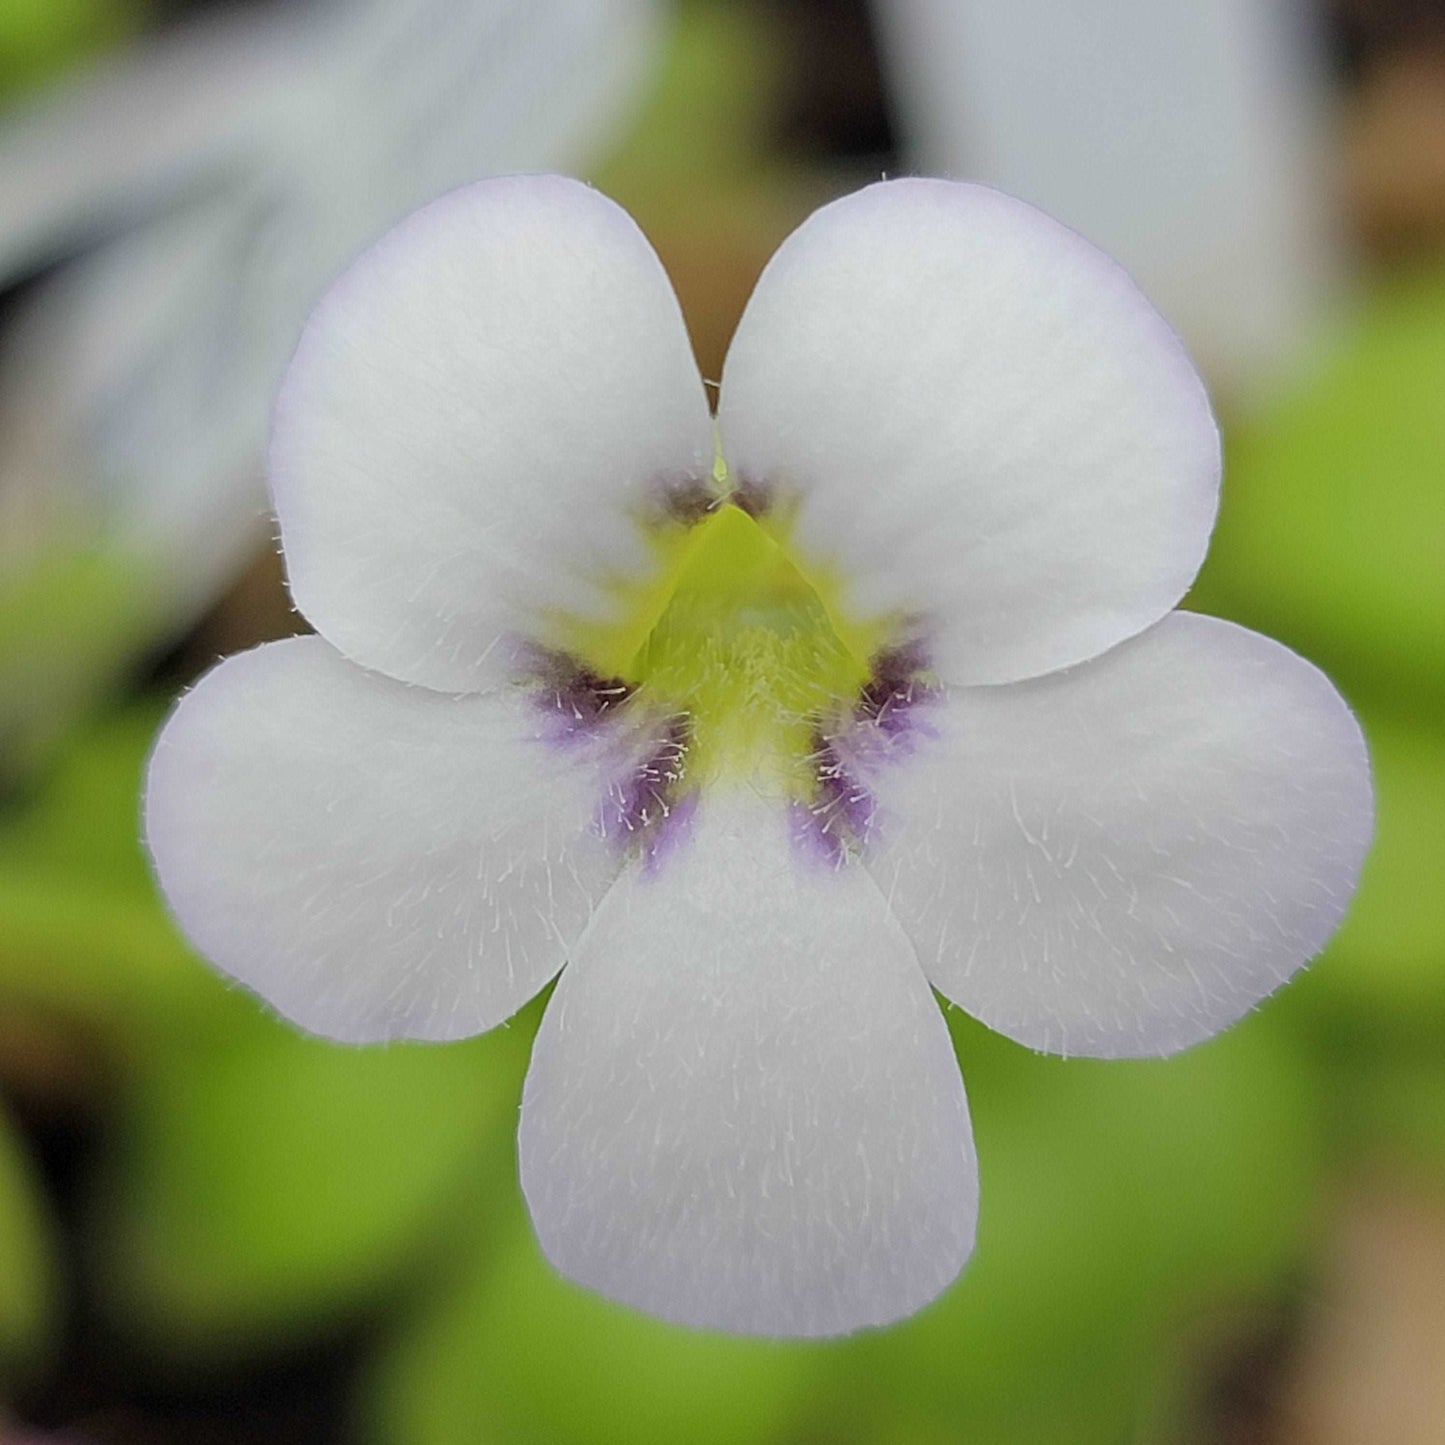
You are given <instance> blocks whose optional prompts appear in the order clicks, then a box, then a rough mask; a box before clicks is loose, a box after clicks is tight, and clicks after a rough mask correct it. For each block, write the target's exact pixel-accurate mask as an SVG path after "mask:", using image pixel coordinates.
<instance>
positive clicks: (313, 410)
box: [270, 176, 713, 691]
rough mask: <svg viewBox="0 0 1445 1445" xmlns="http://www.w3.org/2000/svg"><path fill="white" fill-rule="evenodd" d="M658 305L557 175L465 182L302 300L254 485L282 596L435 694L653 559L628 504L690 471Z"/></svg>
mask: <svg viewBox="0 0 1445 1445" xmlns="http://www.w3.org/2000/svg"><path fill="white" fill-rule="evenodd" d="M712 461H713V438H712V424H711V420H710V418H709V415H708V410H707V403H706V400H705V397H704V393H703V389H702V383H701V381H700V380H699V378H698V375H697V369H696V367H695V365H694V364H693V360H692V353H691V350H690V348H689V345H688V340H687V333H686V331H685V329H684V327H683V323H682V316H681V313H680V312H679V310H678V306H677V301H676V299H675V298H674V296H673V294H672V291H671V289H670V288H669V286H668V283H667V278H666V276H665V275H664V273H663V270H662V266H661V264H660V263H659V262H658V259H657V257H656V255H654V254H653V252H652V249H651V248H650V247H649V246H648V244H647V242H646V240H645V239H644V238H643V236H642V234H641V232H640V231H638V229H637V227H636V226H635V225H634V224H633V223H632V221H631V220H630V219H629V217H628V216H627V215H626V213H625V212H623V211H622V210H620V209H619V208H618V207H617V206H615V205H613V203H612V202H611V201H608V200H606V199H605V198H604V197H602V196H600V195H598V194H597V193H596V192H595V191H592V190H589V189H588V188H587V187H586V186H583V185H581V184H580V183H579V182H576V181H569V180H565V179H563V178H561V177H557V176H511V177H505V178H503V179H500V180H489V181H481V182H479V183H477V184H476V185H473V186H469V187H467V188H465V189H463V190H460V191H455V192H453V193H452V194H451V195H448V196H444V197H443V198H442V199H441V200H439V201H435V202H433V203H432V204H431V205H429V206H427V207H425V208H424V209H422V210H420V211H418V212H416V213H415V214H414V215H412V216H410V217H409V218H408V219H407V220H405V221H403V222H402V224H401V225H400V226H398V227H397V228H396V229H395V230H393V231H391V232H390V233H389V234H388V235H386V236H385V237H383V239H382V240H381V241H379V242H378V243H377V244H376V245H375V246H373V247H372V248H371V250H370V251H368V252H366V254H365V255H363V256H362V257H361V259H360V260H359V261H357V262H356V264H355V265H354V266H353V267H352V268H351V270H350V271H348V272H347V273H346V275H345V276H343V277H342V279H341V280H340V281H339V282H338V283H337V284H336V285H335V287H333V288H332V290H331V291H330V292H329V293H328V295H327V297H326V298H325V300H323V301H322V303H321V305H320V306H319V307H318V309H317V310H316V312H315V314H314V315H313V316H312V318H311V320H310V322H309V323H308V325H307V328H306V332H305V335H304V336H303V338H302V341H301V345H300V349H299V350H298V351H297V354H296V358H295V360H294V361H293V363H292V365H291V369H290V371H289V372H288V373H287V376H286V380H285V382H284V383H283V385H282V388H281V394H280V397H279V399H278V402H277V408H276V420H275V430H274V433H273V437H272V445H271V452H270V473H271V484H272V489H273V492H274V496H275V501H276V511H277V514H278V516H279V518H280V522H281V536H282V542H283V544H284V546H285V551H286V561H287V568H288V571H289V574H290V579H291V587H292V591H293V593H294V595H295V598H296V603H297V605H298V606H299V607H300V609H301V610H302V611H303V612H304V613H305V614H306V616H307V617H308V618H310V620H311V621H312V623H313V624H314V625H315V626H316V627H317V628H318V630H319V631H321V632H322V633H323V634H324V635H325V636H326V637H327V638H328V639H329V640H330V641H331V642H332V643H334V644H335V645H336V646H337V647H339V648H340V649H341V650H342V651H343V652H345V653H346V654H347V655H348V656H350V657H352V658H353V659H355V660H356V661H358V662H361V663H363V664H365V665H366V666H368V667H375V668H378V669H380V670H381V671H383V672H386V673H389V674H390V675H392V676H394V677H400V678H403V679H405V680H407V681H412V682H423V683H426V684H428V685H430V686H433V687H439V688H445V689H449V690H452V691H469V690H473V689H481V688H484V687H486V686H489V685H492V684H494V683H495V682H497V681H499V680H501V679H503V678H506V677H508V676H510V675H511V674H512V673H513V672H514V670H515V668H516V665H517V663H518V660H519V658H521V657H524V656H526V655H528V649H527V644H528V643H529V642H530V643H540V644H542V645H545V646H553V645H557V639H556V638H555V637H554V636H553V635H552V629H553V627H554V625H555V622H556V618H557V617H558V615H560V614H565V613H572V614H576V615H579V616H584V617H587V618H589V619H596V618H598V617H601V616H605V615H606V614H607V609H608V607H609V606H611V605H614V601H615V599H613V598H612V597H611V596H609V593H608V590H607V588H606V586H605V584H607V583H608V582H615V581H616V580H618V579H622V578H632V579H637V578H640V577H645V576H646V575H647V573H648V572H649V570H650V569H651V568H653V567H655V566H657V565H658V564H657V560H656V557H655V554H654V553H653V552H652V551H651V550H650V549H649V548H648V547H647V545H646V540H645V537H644V535H643V532H642V530H641V527H640V522H639V518H640V517H642V516H644V515H646V514H648V513H649V512H651V511H656V509H657V508H658V506H659V504H660V502H661V501H662V499H663V498H664V497H665V495H666V493H667V492H668V490H669V489H670V488H673V487H676V486H680V485H682V484H684V483H686V482H688V481H692V482H694V483H696V482H699V481H705V480H706V478H708V477H709V476H710V474H711V470H712Z"/></svg>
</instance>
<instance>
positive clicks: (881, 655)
mask: <svg viewBox="0 0 1445 1445" xmlns="http://www.w3.org/2000/svg"><path fill="white" fill-rule="evenodd" d="M927 670H928V655H927V653H926V652H925V650H924V648H923V645H922V643H921V642H917V641H914V642H908V643H905V644H903V645H902V646H900V647H889V648H884V649H883V650H882V651H880V652H878V653H877V654H876V655H875V656H874V658H873V661H872V665H871V672H872V675H871V676H870V678H869V679H868V681H867V682H866V683H864V684H863V686H862V687H861V688H860V689H859V691H858V702H857V704H856V705H855V707H854V710H853V712H854V716H855V717H856V718H857V720H858V721H859V722H862V723H871V724H872V725H873V726H874V727H876V728H877V729H878V730H879V731H880V732H881V733H883V734H884V735H885V736H886V737H889V738H894V737H898V736H899V735H900V734H902V733H903V732H905V731H906V730H907V728H908V726H909V723H910V721H911V719H912V716H913V710H914V708H915V706H916V705H917V704H918V703H920V702H925V701H927V700H928V698H929V697H930V696H932V695H933V693H934V691H935V689H934V688H932V687H930V686H929V685H928V684H927V683H926V682H924V681H923V680H922V677H923V674H924V673H925V672H927Z"/></svg>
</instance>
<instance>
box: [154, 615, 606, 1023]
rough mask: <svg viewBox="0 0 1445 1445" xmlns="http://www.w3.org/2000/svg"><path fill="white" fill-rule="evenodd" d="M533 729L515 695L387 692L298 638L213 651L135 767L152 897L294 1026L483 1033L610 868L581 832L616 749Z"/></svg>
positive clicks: (590, 823) (567, 932) (398, 687)
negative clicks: (213, 662)
mask: <svg viewBox="0 0 1445 1445" xmlns="http://www.w3.org/2000/svg"><path fill="white" fill-rule="evenodd" d="M549 722H550V719H549V718H548V716H547V715H546V714H545V712H544V711H543V710H542V708H541V707H540V706H539V704H538V703H537V702H536V701H534V700H532V699H529V698H527V697H524V696H523V695H521V694H519V693H515V692H511V691H507V692H502V693H499V694H496V695H493V696H488V697H474V696H464V697H453V696H448V695H445V694H441V693H436V692H432V691H430V690H428V689H425V688H416V687H407V686H405V685H404V684H401V683H397V682H393V681H392V680H391V679H389V678H384V677H381V676H379V675H377V674H375V673H368V672H365V671H363V670H362V669H361V668H359V667H356V666H354V665H353V664H352V663H350V662H348V661H347V660H346V659H345V658H343V657H342V656H340V654H338V653H336V652H335V651H334V650H333V649H332V648H331V647H329V646H328V645H327V644H326V643H325V642H323V641H322V640H321V639H319V638H315V637H304V638H294V639H292V640H290V641H287V642H279V643H273V644H271V645H269V646H266V647H261V648H257V649H256V650H255V651H253V652H248V653H244V654H242V655H241V656H239V657H233V658H231V659H230V660H229V661H227V662H224V663H222V664H221V665H220V666H219V667H218V668H216V669H215V670H214V671H213V672H211V673H209V674H208V675H207V676H206V677H205V678H204V679H202V681H201V682H200V683H199V684H198V685H197V686H196V688H195V689H194V690H193V691H191V692H190V693H188V694H187V695H186V696H185V697H184V698H183V699H182V700H181V702H180V704H179V705H178V707H177V709H176V711H175V713H174V714H173V715H172V717H171V719H170V721H169V723H167V725H166V727H165V730H164V731H163V732H162V734H161V736H160V739H159V741H158V742H157V744H156V748H155V752H154V754H153V755H152V757H151V762H150V769H149V774H148V778H147V789H146V834H147V841H148V843H149V846H150V850H151V854H152V857H153V859H154V861H155V867H156V873H157V875H158V877H159V879H160V884H161V887H162V889H163V890H164V892H165V895H166V898H167V899H168V901H169V903H170V905H171V908H172V910H173V911H174V912H175V914H176V916H177V918H178V919H179V920H180V923H181V925H182V926H183V927H184V929H185V930H186V932H187V934H188V935H189V936H190V938H191V940H192V941H193V942H194V943H195V945H196V947H197V948H198V949H199V950H200V952H201V953H202V954H204V955H205V956H206V957H207V958H209V959H210V960H211V962H213V963H214V964H216V965H217V967H219V968H221V969H222V970H224V971H225V972H226V973H228V974H230V975H231V976H232V977H234V978H236V979H238V980H239V981H240V982H241V983H243V984H245V985H246V986H247V987H248V988H250V989H253V990H255V992H257V993H259V994H260V995H261V996H262V997H263V998H265V999H267V1000H268V1001H269V1002H270V1003H272V1004H274V1005H275V1006H276V1008H278V1009H279V1010H280V1011H281V1012H282V1013H283V1014H285V1015H286V1017H288V1018H290V1019H292V1020H293V1021H294V1022H296V1023H298V1024H300V1025H301V1026H302V1027H303V1028H307V1029H310V1030H311V1031H313V1032H315V1033H319V1034H325V1035H329V1036H330V1037H332V1038H337V1039H344V1040H348V1041H356V1042H360V1041H365V1040H374V1039H389V1038H398V1037H407V1038H424V1039H449V1038H459V1037H462V1036H465V1035H468V1034H474V1033H477V1032H479V1031H481V1030H483V1029H488V1028H491V1027H492V1026H493V1025H494V1024H498V1023H500V1022H502V1020H503V1019H505V1018H507V1017H508V1016H509V1015H510V1014H511V1013H512V1012H513V1011H515V1010H516V1009H517V1008H519V1007H520V1006H521V1005H522V1004H523V1003H525V1002H526V1000H527V999H528V998H530V997H531V996H532V995H533V994H534V993H536V992H537V990H538V989H540V988H541V987H542V985H543V984H544V983H545V982H546V981H547V980H548V979H549V978H550V977H551V976H552V975H553V974H554V973H555V972H556V971H557V969H558V968H559V967H560V966H561V964H562V960H563V957H564V954H565V951H566V949H567V946H568V945H569V944H570V943H571V942H572V941H573V940H574V939H575V938H576V937H577V935H578V934H579V933H580V932H581V931H582V928H583V926H584V925H585V923H586V921H587V918H588V916H589V914H590V912H591V909H592V907H593V905H594V904H595V903H596V901H597V900H598V899H599V898H600V897H601V895H602V894H603V892H605V890H606V889H607V887H608V886H609V884H610V883H611V881H612V878H613V877H614V876H615V874H616V871H617V867H618V861H619V860H618V854H617V851H616V849H615V848H614V847H613V846H612V845H610V844H609V843H607V842H606V841H605V839H604V838H603V837H602V831H603V830H602V829H600V828H599V827H597V826H595V825H596V823H597V822H598V819H599V817H600V813H601V810H602V808H603V805H604V801H605V796H606V793H607V789H608V787H609V782H608V779H609V777H610V776H611V775H613V774H615V773H616V771H617V770H618V769H619V767H620V768H622V769H623V770H624V771H625V762H624V760H623V754H624V753H625V752H626V748H625V746H624V742H625V740H624V739H620V738H618V737H616V736H612V737H608V738H605V739H601V738H599V739H597V740H588V739H579V738H576V737H572V738H558V737H553V736H552V735H551V733H550V731H549ZM609 750H615V751H609Z"/></svg>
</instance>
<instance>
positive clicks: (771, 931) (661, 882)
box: [520, 788, 977, 1335]
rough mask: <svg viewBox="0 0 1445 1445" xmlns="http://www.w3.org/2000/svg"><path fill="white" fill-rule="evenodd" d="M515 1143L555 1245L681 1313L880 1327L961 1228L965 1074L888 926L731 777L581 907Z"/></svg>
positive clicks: (759, 1324)
mask: <svg viewBox="0 0 1445 1445" xmlns="http://www.w3.org/2000/svg"><path fill="white" fill-rule="evenodd" d="M520 1148H521V1169H522V1186H523V1188H524V1190H525V1191H526V1195H527V1202H528V1205H529V1206H530V1208H531V1211H532V1219H533V1222H534V1224H535V1226H536V1229H537V1235H538V1238H539V1239H540V1240H541V1243H542V1248H543V1250H544V1251H545V1252H546V1254H547V1256H548V1257H549V1258H550V1259H551V1260H552V1262H553V1263H554V1264H555V1265H556V1266H557V1267H558V1268H559V1269H560V1270H561V1271H562V1272H563V1273H564V1274H567V1275H570V1276H571V1277H572V1278H573V1279H576V1280H578V1281H580V1282H581V1283H583V1284H585V1285H589V1286H591V1287H592V1288H594V1289H597V1290H600V1291H601V1292H603V1293H604V1294H608V1295H611V1296H613V1297H614V1298H616V1299H620V1300H623V1301H624V1302H626V1303H629V1304H633V1305H636V1306H639V1307H640V1308H642V1309H645V1310H648V1311H649V1312H651V1313H653V1314H657V1315H661V1316H662V1317H663V1318H665V1319H670V1320H676V1321H679V1322H681V1323H685V1324H690V1325H697V1326H706V1327H712V1328H718V1329H727V1330H734V1331H739V1332H742V1333H748V1334H769V1335H827V1334H835V1333H838V1332H841V1331H845V1330H851V1329H856V1328H858V1327H860V1326H863V1325H870V1324H883V1323H885V1322H887V1321H890V1320H894V1319H898V1318H900V1317H901V1316H903V1315H906V1314H909V1313H911V1312H912V1311H913V1310H916V1309H918V1308H919V1307H920V1306H921V1305H923V1304H925V1303H927V1301H928V1300H930V1299H932V1298H933V1297H934V1296H935V1295H936V1294H938V1293H939V1291H940V1290H942V1289H943V1288H944V1287H945V1286H946V1285H948V1284H949V1282H950V1281H951V1280H952V1279H953V1278H954V1276H955V1275H956V1274H957V1273H958V1270H959V1268H960V1266H961V1265H962V1264H963V1262H964V1260H965V1259H966V1258H967V1256H968V1253H969V1251H970V1249H971V1248H972V1244H973V1235H974V1226H975V1218H976V1208H977V1179H976V1171H975V1163H974V1154H973V1144H972V1139H971V1135H970V1130H969V1123H968V1111H967V1106H966V1104H965V1101H964V1094H963V1086H962V1082H961V1080H960V1078H959V1073H958V1065H957V1062H956V1061H955V1059H954V1055H953V1050H952V1047H951V1045H950V1042H949V1037H948V1032H947V1030H946V1028H945V1027H944V1024H943V1019H942V1016H941V1015H940V1013H939V1011H938V1007H937V1005H936V1003H935V1001H934V999H933V995H932V993H931V992H930V991H929V988H928V984H927V981H926V980H925V979H924V976H923V974H922V972H921V971H920V970H919V967H918V964H917V962H916V960H915V959H914V957H913V952H912V949H911V948H910V947H909V944H908V940H907V938H906V937H905V936H904V935H903V933H902V931H901V930H900V929H899V927H898V925H897V923H895V922H894V921H893V919H892V918H891V917H890V916H889V914H888V910H887V907H886V905H885V904H884V902H883V899H882V897H881V896H880V894H879V892H878V890H877V888H876V887H875V886H874V885H873V883H872V881H871V880H870V879H869V878H868V876H867V874H866V873H864V872H863V871H862V870H861V869H858V868H849V869H846V870H843V871H838V870H835V869H834V868H832V867H831V866H829V865H828V864H827V863H826V862H823V861H820V860H817V859H812V860H810V859H809V858H808V857H807V856H806V855H804V854H800V853H798V852H796V851H795V846H794V843H793V841H792V840H790V838H789V835H788V828H787V821H786V814H785V812H784V810H783V809H782V808H781V807H778V806H776V805H773V804H770V803H768V802H764V801H763V800H761V799H759V798H757V797H756V796H753V795H752V794H751V793H750V792H749V790H747V789H746V788H739V789H738V790H736V791H734V792H722V793H718V794H710V795H708V796H705V797H704V798H703V800H702V802H701V804H700V806H699V810H698V815H697V818H696V819H695V824H694V829H693V831H692V833H691V835H690V836H689V837H688V838H686V839H684V840H682V841H680V843H679V845H678V848H677V851H676V852H675V853H674V855H673V856H671V857H670V858H669V859H668V860H667V863H666V866H665V867H663V868H662V869H661V870H659V871H658V872H657V873H656V874H655V875H653V874H649V873H648V872H647V871H645V870H642V869H635V870H632V871H629V872H628V873H627V874H625V875H624V876H623V877H622V878H621V879H619V880H618V883H617V884H616V886H615V887H614V888H613V890H612V892H611V893H610V894H609V895H608V897H607V899H606V900H605V901H604V903H603V904H602V906H601V907H600V908H599V910H598V912H597V915H596V917H595V918H594V919H593V922H592V925H591V927H590V928H589V929H588V931H587V932H586V933H585V934H584V935H583V937H582V940H581V942H580V943H579V945H578V947H577V949H576V951H575V957H574V959H573V961H572V963H571V964H570V965H569V966H568V968H567V970H566V971H565V972H564V973H563V975H562V978H561V980H560V982H559V984H558V986H557V991H556V993H555V994H554V995H553V997H552V1001H551V1003H550V1004H549V1005H548V1009H547V1014H546V1017H545V1018H544V1019H543V1022H542V1030H541V1033H540V1034H539V1035H538V1038H537V1044H536V1048H535V1051H534V1054H533V1059H532V1068H531V1072H530V1073H529V1075H528V1078H527V1087H526V1092H525V1095H524V1099H523V1105H522V1130H521V1139H520Z"/></svg>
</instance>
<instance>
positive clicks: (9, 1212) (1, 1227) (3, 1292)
mask: <svg viewBox="0 0 1445 1445" xmlns="http://www.w3.org/2000/svg"><path fill="white" fill-rule="evenodd" d="M55 1264H56V1259H55V1251H54V1241H53V1240H52V1238H51V1235H50V1229H49V1221H48V1220H47V1218H46V1215H45V1211H44V1208H43V1206H42V1203H41V1197H40V1189H39V1184H38V1182H37V1180H36V1178H35V1174H34V1171H33V1169H32V1168H31V1165H30V1160H29V1159H28V1158H27V1157H26V1153H25V1148H24V1146H23V1145H22V1144H21V1142H20V1140H19V1139H17V1138H16V1137H15V1134H14V1132H13V1131H12V1129H11V1127H10V1121H9V1119H8V1118H7V1117H6V1115H5V1113H4V1112H3V1110H0V1389H3V1385H4V1381H5V1377H6V1375H7V1373H8V1372H9V1371H10V1370H12V1369H15V1368H17V1367H24V1366H26V1365H30V1364H33V1362H34V1360H35V1358H36V1356H37V1355H38V1353H39V1352H40V1350H41V1349H42V1348H43V1346H44V1345H45V1344H46V1343H47V1342H48V1341H49V1339H50V1336H51V1334H52V1332H53V1330H54V1326H55V1318H54V1310H55V1289H56V1284H57V1280H56V1278H55ZM0 1400H3V1393H0Z"/></svg>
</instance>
